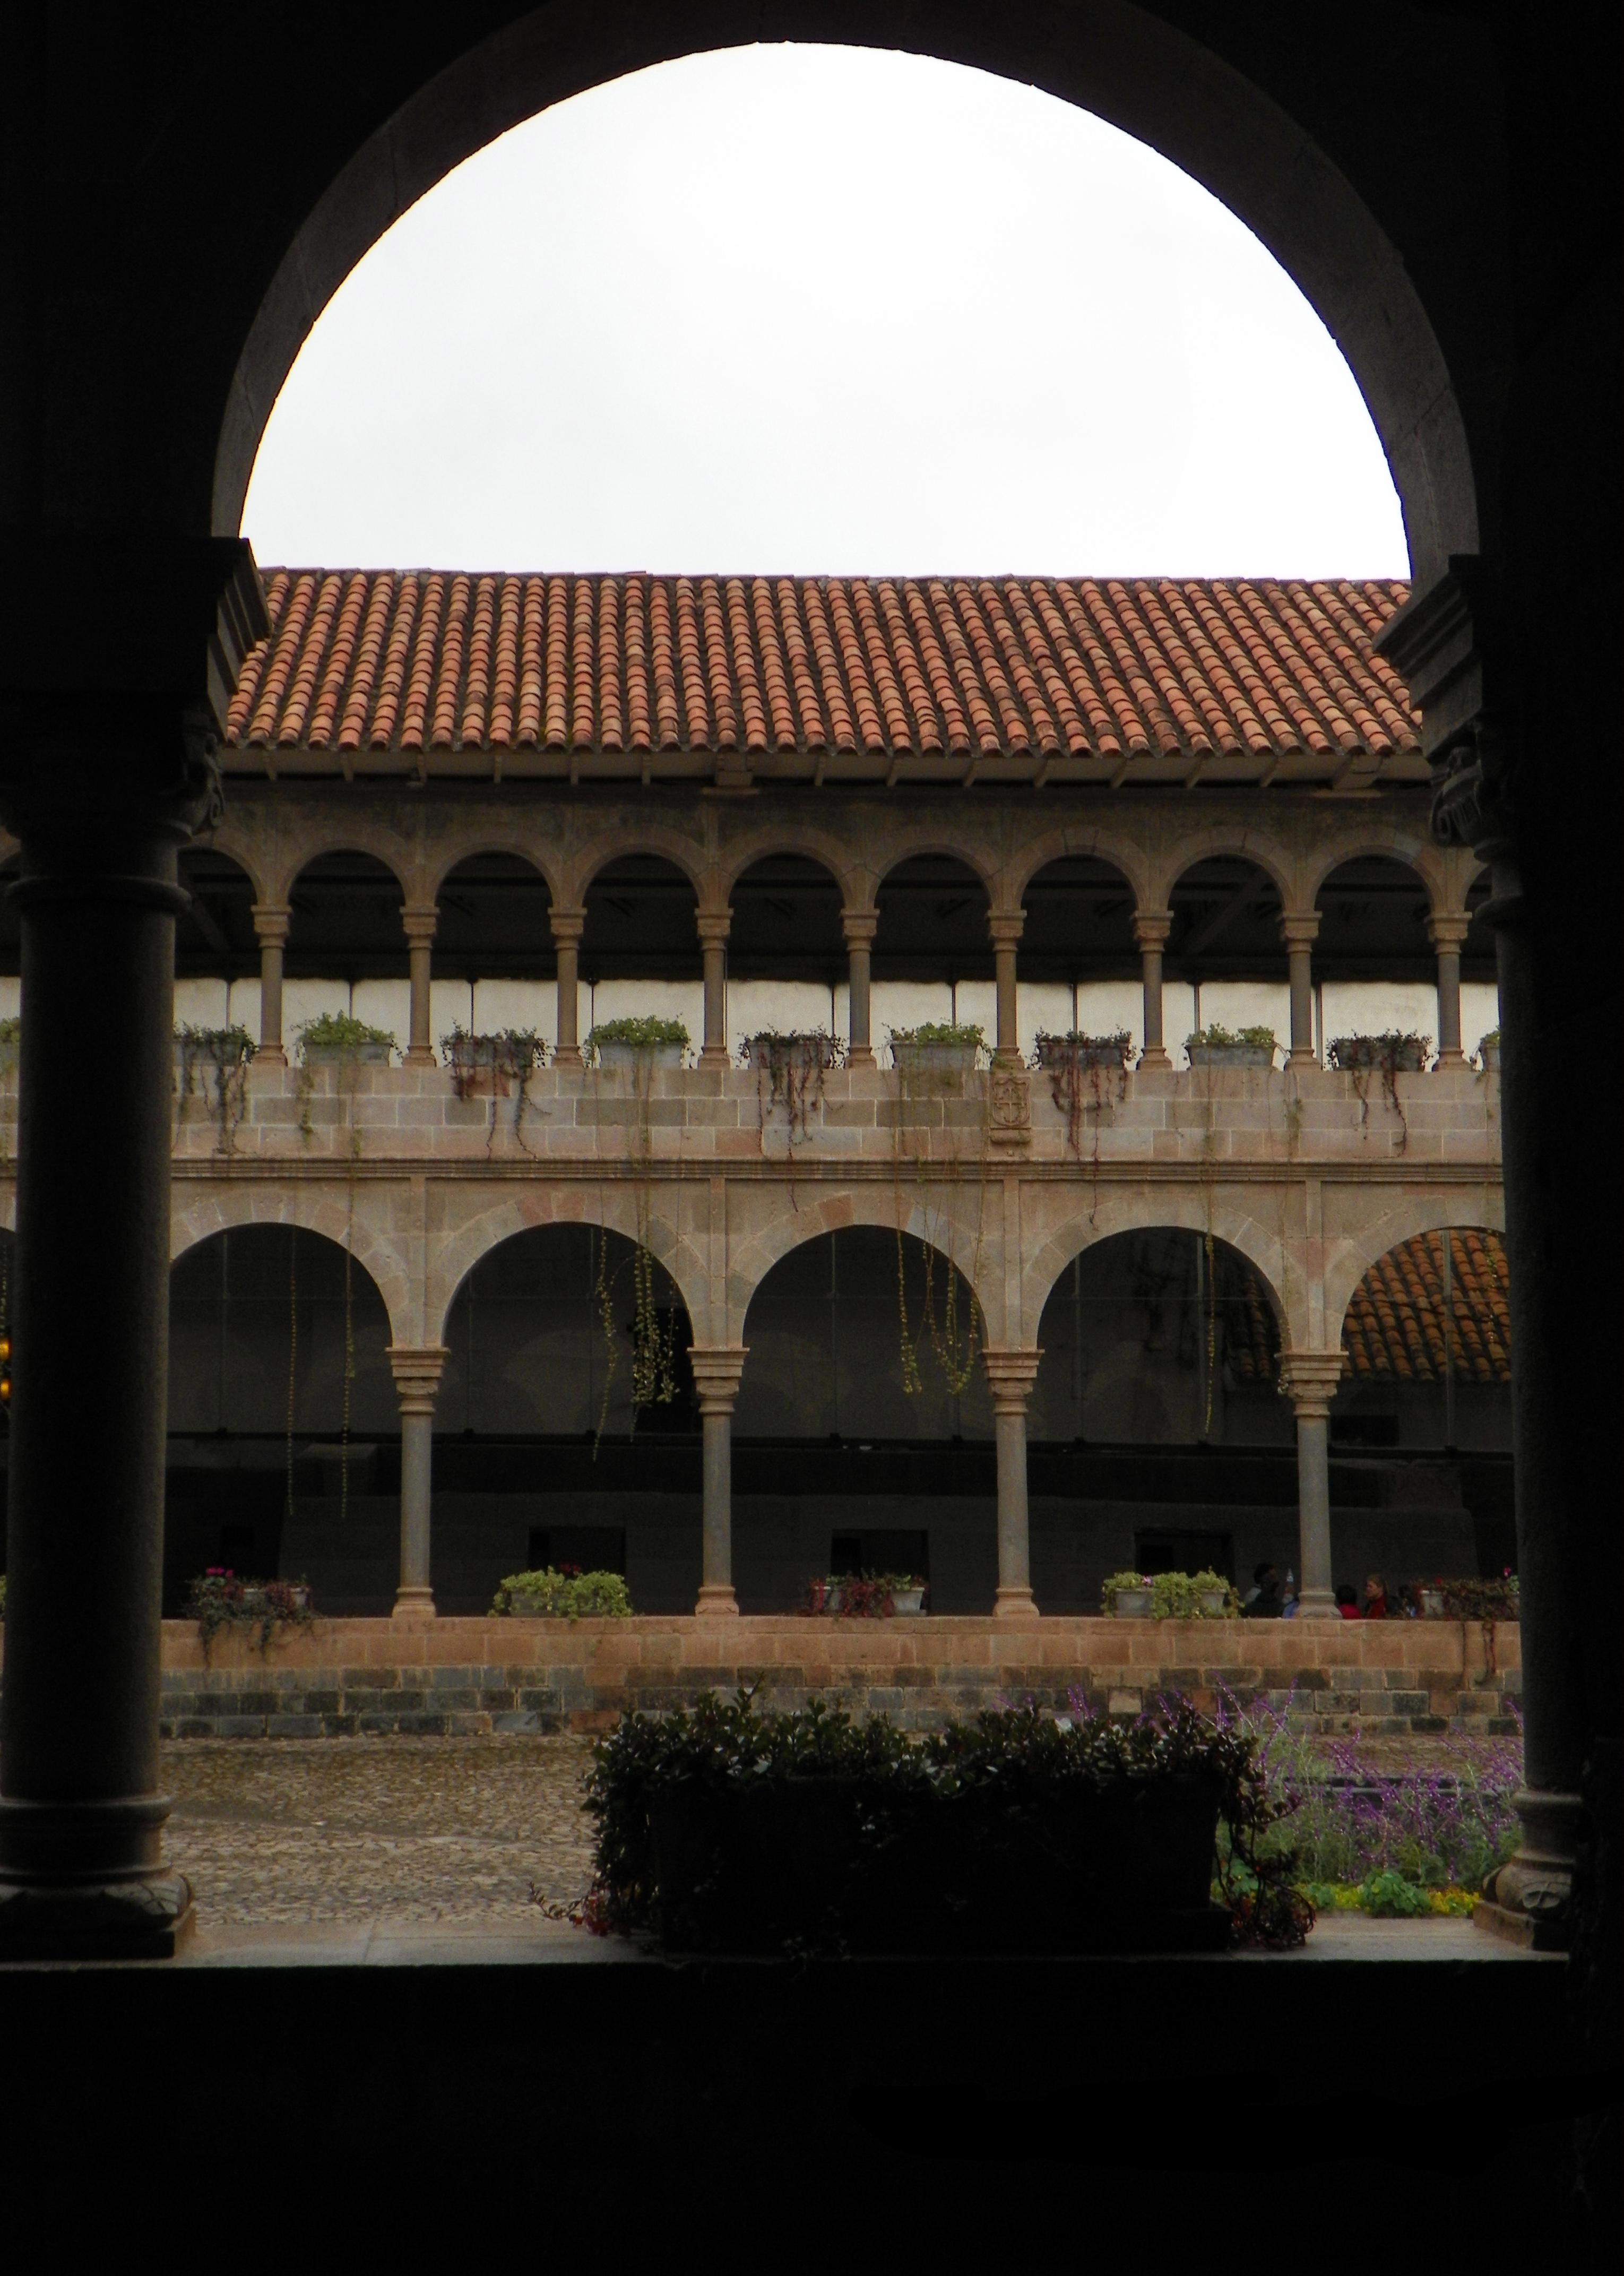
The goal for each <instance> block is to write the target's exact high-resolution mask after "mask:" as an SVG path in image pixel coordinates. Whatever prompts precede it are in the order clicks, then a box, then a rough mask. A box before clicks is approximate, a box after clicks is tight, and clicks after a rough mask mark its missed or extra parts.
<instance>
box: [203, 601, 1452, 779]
mask: <svg viewBox="0 0 1624 2276" xmlns="http://www.w3.org/2000/svg"><path fill="white" fill-rule="evenodd" d="M266 588H267V595H268V598H269V604H270V617H271V626H272V629H271V633H270V636H269V639H268V640H266V641H262V642H261V644H260V645H259V646H258V647H257V648H256V649H254V650H253V651H252V653H251V654H250V655H249V656H248V657H247V662H246V663H245V664H244V667H243V671H242V674H241V678H240V681H239V686H238V689H237V694H236V697H235V700H234V702H233V703H232V705H231V717H230V723H229V729H228V747H227V750H226V752H225V755H224V756H225V763H226V765H227V767H228V768H229V769H231V770H232V771H234V772H239V773H254V774H266V773H269V774H277V773H282V772H288V773H294V774H310V773H344V774H366V773H382V774H398V773H401V772H416V773H427V772H434V773H436V774H437V773H452V774H457V773H483V774H491V773H495V774H497V775H498V776H500V775H502V774H504V773H507V774H514V775H529V776H567V777H568V778H570V779H571V780H574V779H576V778H579V777H581V776H582V775H585V776H590V777H604V776H610V777H621V778H625V777H627V776H630V777H634V778H635V777H638V776H640V775H641V777H642V778H645V779H647V778H649V777H650V776H651V775H656V774H657V775H679V776H683V775H686V776H700V777H710V776H719V777H721V778H724V779H727V778H732V779H741V778H745V777H747V776H751V775H757V776H761V777H763V778H768V777H778V778H785V777H787V778H796V777H807V778H813V779H816V780H818V781H822V780H824V779H826V778H827V779H834V780H839V779H842V778H846V779H853V778H869V777H873V776H876V775H878V776H880V777H882V778H886V779H889V780H895V779H898V778H904V779H913V780H921V779H922V780H960V779H972V778H976V779H982V780H990V779H998V778H1003V779H1006V780H1009V779H1013V780H1018V781H1025V780H1030V779H1033V778H1036V779H1037V780H1038V781H1040V782H1043V781H1048V780H1051V779H1053V780H1057V781H1097V782H1108V783H1114V782H1120V781H1136V782H1158V781H1175V782H1188V781H1190V780H1193V779H1200V780H1202V781H1203V782H1214V783H1219V782H1254V781H1258V780H1260V779H1261V780H1269V779H1275V778H1278V779H1281V780H1297V781H1309V782H1332V781H1334V782H1365V781H1371V780H1376V779H1383V780H1389V781H1391V780H1394V779H1398V780H1411V779H1414V780H1423V779H1424V778H1425V774H1426V770H1425V767H1424V764H1423V760H1422V756H1421V745H1420V740H1419V737H1418V734H1417V732H1416V715H1415V710H1414V709H1413V707H1412V705H1411V703H1410V701H1409V696H1408V691H1407V689H1406V688H1405V687H1404V686H1403V684H1402V682H1401V681H1400V679H1398V677H1397V675H1396V674H1395V672H1394V671H1393V667H1392V665H1391V664H1388V663H1387V662H1386V660H1385V658H1384V657H1382V656H1377V654H1376V653H1375V651H1374V648H1373V645H1372V643H1373V641H1374V640H1375V638H1376V636H1377V633H1379V632H1380V630H1381V628H1382V626H1384V625H1385V623H1386V621H1387V619H1388V618H1389V617H1390V616H1391V615H1392V614H1393V611H1394V610H1395V609H1397V608H1398V607H1399V606H1400V604H1401V603H1402V602H1403V601H1404V600H1405V599H1407V598H1408V588H1406V587H1405V586H1403V585H1400V584H1393V583H1349V582H1317V583H1312V584H1309V583H1300V582H1296V581H1293V580H1279V581H1277V580H1271V579H1268V578H1257V579H1246V578H1236V579H1233V580H1215V581H1202V580H1174V579H1170V578H1099V579H1095V578H1088V577H1081V578H1049V577H1020V578H1016V577H996V578H995V577H979V578H976V577H926V578H912V577H892V578H888V577H876V578H867V577H824V578H795V577H775V578H768V577H649V576H641V575H639V576H630V577H570V576H474V575H465V574H461V573H459V574H455V575H452V574H447V573H439V572H430V571H417V570H414V571H404V572H397V571H392V570H372V571H368V570H350V571H345V570H321V569H295V570H288V569H278V570H274V571H272V572H270V573H269V574H268V575H267V578H266Z"/></svg>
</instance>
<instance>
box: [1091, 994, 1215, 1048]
mask: <svg viewBox="0 0 1624 2276" xmlns="http://www.w3.org/2000/svg"><path fill="white" fill-rule="evenodd" d="M1188 992H1189V991H1188V989H1187V990H1185V993H1186V994H1187V995H1188ZM1164 994H1165V990H1164ZM1072 998H1073V1002H1074V1007H1075V1009H1074V1017H1073V1019H1072V1020H1071V1023H1070V1024H1071V1025H1072V1026H1073V1027H1074V1028H1076V1030H1077V1032H1078V1034H1079V1035H1082V1036H1114V1035H1115V1034H1116V1033H1117V1031H1118V1029H1119V1028H1127V1032H1128V1034H1129V1035H1130V1036H1132V1037H1133V1039H1134V1049H1135V1051H1139V1050H1141V1049H1142V1047H1143V1044H1144V1039H1145V991H1144V989H1143V988H1142V985H1141V984H1140V982H1138V981H1137V980H1080V981H1079V982H1077V985H1076V986H1075V987H1074V989H1073V990H1072ZM1166 1033H1167V1034H1168V1035H1169V1036H1171V1035H1172V1028H1168V1029H1167V1030H1166ZM1178 1040H1179V1041H1180V1043H1182V1042H1183V1041H1184V1035H1183V1031H1182V1030H1180V1035H1179V1038H1178Z"/></svg>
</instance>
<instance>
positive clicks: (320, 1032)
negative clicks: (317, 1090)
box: [298, 1012, 399, 1067]
mask: <svg viewBox="0 0 1624 2276" xmlns="http://www.w3.org/2000/svg"><path fill="white" fill-rule="evenodd" d="M298 1035H299V1056H300V1060H301V1061H302V1063H303V1064H304V1065H305V1066H307V1067H318V1066H344V1065H345V1064H348V1065H349V1066H388V1065H389V1063H390V1059H391V1055H392V1054H393V1053H394V1052H395V1051H398V1049H399V1045H398V1043H397V1042H396V1041H395V1038H394V1036H392V1035H391V1033H390V1031H389V1029H388V1028H373V1027H368V1024H367V1022H366V1020H353V1019H352V1018H351V1017H350V1015H349V1013H347V1012H323V1013H320V1014H318V1016H317V1017H316V1018H315V1019H314V1020H305V1021H304V1022H303V1024H302V1025H301V1026H300V1028H299V1030H298Z"/></svg>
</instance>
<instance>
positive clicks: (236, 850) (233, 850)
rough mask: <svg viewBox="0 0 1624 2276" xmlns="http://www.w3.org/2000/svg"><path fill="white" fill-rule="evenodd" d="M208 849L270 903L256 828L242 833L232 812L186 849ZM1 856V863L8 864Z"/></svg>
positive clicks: (258, 898) (257, 897)
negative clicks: (234, 866)
mask: <svg viewBox="0 0 1624 2276" xmlns="http://www.w3.org/2000/svg"><path fill="white" fill-rule="evenodd" d="M205 847H207V848H208V850H209V852H210V853H214V854H224V855H225V856H226V857H227V859H228V860H230V861H235V862H236V864H237V867H238V868H239V869H240V870H241V871H242V872H243V874H244V876H246V877H247V879H248V881H249V883H250V884H252V885H253V887H254V899H255V900H256V901H259V902H261V903H264V902H265V901H267V900H268V899H269V894H268V893H267V891H266V890H265V881H266V878H267V877H268V876H269V875H270V874H271V873H270V871H269V869H268V868H267V866H266V860H265V841H264V839H263V838H262V837H261V836H259V835H257V834H256V833H255V831H254V830H253V829H252V828H248V829H239V827H237V826H236V824H235V823H233V821H232V818H231V814H230V813H229V812H228V813H227V814H226V815H225V816H224V819H223V820H222V821H221V822H219V823H216V826H215V828H214V829H212V830H211V831H208V832H207V834H206V835H205V836H202V837H200V838H193V840H192V841H191V846H189V847H188V848H187V849H186V850H188V851H191V852H196V851H200V850H201V849H203V848H205ZM0 860H4V855H0Z"/></svg>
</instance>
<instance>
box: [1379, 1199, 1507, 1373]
mask: <svg viewBox="0 0 1624 2276" xmlns="http://www.w3.org/2000/svg"><path fill="white" fill-rule="evenodd" d="M1444 1240H1445V1235H1444V1234H1443V1233H1419V1234H1417V1236H1416V1238H1415V1240H1406V1241H1403V1242H1401V1243H1400V1246H1399V1247H1398V1248H1392V1249H1389V1250H1388V1252H1387V1254H1386V1256H1384V1257H1381V1258H1380V1259H1379V1260H1378V1261H1377V1263H1375V1264H1373V1265H1372V1266H1371V1267H1370V1271H1368V1272H1367V1273H1366V1274H1365V1276H1364V1278H1363V1279H1362V1281H1361V1282H1360V1284H1359V1286H1358V1287H1357V1288H1356V1289H1355V1292H1354V1300H1353V1302H1352V1303H1351V1304H1350V1305H1349V1306H1348V1308H1347V1318H1346V1320H1345V1321H1344V1322H1343V1324H1342V1348H1343V1350H1344V1351H1345V1352H1346V1353H1347V1355H1348V1359H1349V1362H1351V1365H1352V1368H1353V1371H1354V1373H1355V1375H1356V1376H1396V1377H1398V1378H1399V1379H1400V1381H1403V1382H1408V1383H1440V1382H1442V1380H1443V1377H1444V1366H1445V1324H1446V1320H1449V1321H1451V1322H1452V1324H1453V1334H1452V1337H1451V1339H1450V1340H1451V1346H1452V1349H1451V1354H1450V1356H1451V1363H1452V1366H1453V1373H1454V1375H1455V1377H1456V1380H1457V1381H1459V1380H1461V1378H1465V1379H1466V1380H1467V1381H1468V1382H1473V1383H1509V1382H1510V1381H1511V1315H1510V1311H1509V1309H1508V1308H1507V1287H1508V1283H1507V1279H1506V1249H1505V1244H1504V1243H1503V1241H1502V1240H1501V1239H1500V1237H1499V1233H1477V1232H1468V1233H1451V1234H1449V1236H1448V1240H1449V1243H1450V1278H1451V1281H1452V1283H1453V1299H1454V1301H1453V1305H1452V1306H1450V1307H1449V1308H1448V1309H1447V1310H1446V1306H1445V1301H1444Z"/></svg>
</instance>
